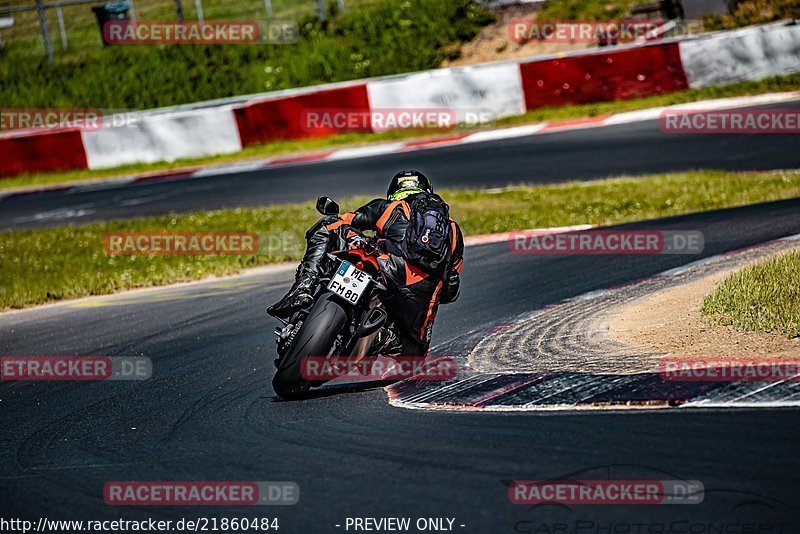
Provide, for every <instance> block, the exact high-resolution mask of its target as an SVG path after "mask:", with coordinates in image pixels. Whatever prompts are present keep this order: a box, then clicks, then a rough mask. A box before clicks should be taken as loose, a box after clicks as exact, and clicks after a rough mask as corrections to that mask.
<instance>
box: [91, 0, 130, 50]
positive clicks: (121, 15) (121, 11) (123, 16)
mask: <svg viewBox="0 0 800 534" xmlns="http://www.w3.org/2000/svg"><path fill="white" fill-rule="evenodd" d="M130 9H131V4H130V2H108V3H106V4H103V5H102V6H92V11H94V16H95V17H97V25H98V26H100V38H101V39H102V40H103V45H104V46H108V45H109V43H108V41H106V37H105V33H104V32H103V28H105V26H106V23H107V22H111V21H117V20H130V17H129V15H128V13H129V11H130Z"/></svg>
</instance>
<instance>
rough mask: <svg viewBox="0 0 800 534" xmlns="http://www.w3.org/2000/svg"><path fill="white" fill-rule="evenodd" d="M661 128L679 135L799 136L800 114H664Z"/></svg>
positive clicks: (779, 111)
mask: <svg viewBox="0 0 800 534" xmlns="http://www.w3.org/2000/svg"><path fill="white" fill-rule="evenodd" d="M660 126H661V131H663V132H665V133H676V134H681V133H684V134H686V133H704V134H707V133H718V134H759V133H763V134H797V133H800V110H797V109H763V110H754V109H742V110H737V109H723V110H691V109H685V110H665V111H663V112H661V117H660Z"/></svg>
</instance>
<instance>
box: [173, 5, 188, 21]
mask: <svg viewBox="0 0 800 534" xmlns="http://www.w3.org/2000/svg"><path fill="white" fill-rule="evenodd" d="M175 16H176V17H177V19H178V22H183V21H185V20H186V19H185V18H184V16H183V4H181V0H175Z"/></svg>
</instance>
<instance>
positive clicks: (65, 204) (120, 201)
mask: <svg viewBox="0 0 800 534" xmlns="http://www.w3.org/2000/svg"><path fill="white" fill-rule="evenodd" d="M760 108H764V109H768V108H781V109H787V108H794V109H797V108H800V102H791V103H784V104H780V105H777V104H776V105H771V106H761V107H760ZM403 168H417V169H420V170H422V171H423V172H425V173H427V174H428V175H429V176H430V177H431V178H433V180H434V183H435V185H436V186H437V187H456V186H459V187H462V186H465V187H498V186H505V185H509V184H517V183H555V182H565V181H571V180H592V179H598V178H606V177H609V176H618V175H621V174H630V175H639V174H644V173H655V172H669V171H681V170H687V169H698V168H716V169H723V170H769V169H795V168H800V150H798V144H797V138H796V136H794V135H745V134H736V135H733V134H727V135H702V134H698V135H695V134H673V133H664V132H662V131H661V129H660V128H659V123H658V121H643V122H638V123H629V124H621V125H616V126H603V127H599V128H589V129H579V130H567V131H562V132H557V131H556V132H552V133H547V134H540V135H534V136H529V137H520V138H514V139H505V140H497V141H488V142H484V143H476V144H469V145H461V146H459V145H455V146H447V147H440V148H430V149H426V150H420V151H416V152H410V153H398V154H391V155H382V156H375V157H369V158H359V159H351V160H338V161H329V162H321V163H313V164H301V165H291V166H285V167H277V168H269V169H262V170H257V171H251V172H242V173H234V174H227V175H221V176H208V177H203V178H193V179H191V180H177V181H169V182H152V183H147V182H145V183H139V184H134V185H126V186H119V187H114V188H110V189H99V190H97V189H91V188H90V189H89V190H86V191H80V192H66V193H58V192H56V193H47V194H34V195H25V196H17V197H10V198H6V199H2V200H0V229H7V228H14V229H21V228H35V227H43V226H54V225H63V224H78V223H84V222H88V221H95V220H107V219H124V218H131V217H143V216H148V215H161V214H166V213H184V212H188V211H193V210H198V209H218V208H230V207H237V206H260V205H265V204H271V203H282V202H295V201H304V200H310V199H315V198H317V197H318V196H319V195H322V194H328V195H331V196H338V197H345V196H350V195H361V194H363V195H372V194H374V195H376V196H380V195H382V194H384V192H385V187H386V182H387V180H388V177H389V176H392V175H393V174H394V173H395V172H397V171H398V170H399V169H403Z"/></svg>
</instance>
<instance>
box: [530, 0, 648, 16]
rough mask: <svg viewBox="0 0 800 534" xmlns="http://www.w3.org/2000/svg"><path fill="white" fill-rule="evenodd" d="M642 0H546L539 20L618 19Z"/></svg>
mask: <svg viewBox="0 0 800 534" xmlns="http://www.w3.org/2000/svg"><path fill="white" fill-rule="evenodd" d="M641 3H643V1H642V0H548V1H547V2H546V3H545V4H544V6H543V7H542V10H541V11H540V12H539V14H538V16H537V18H538V19H539V20H618V19H621V18H624V17H625V16H627V15H628V9H629V7H630V6H631V5H633V4H641Z"/></svg>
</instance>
